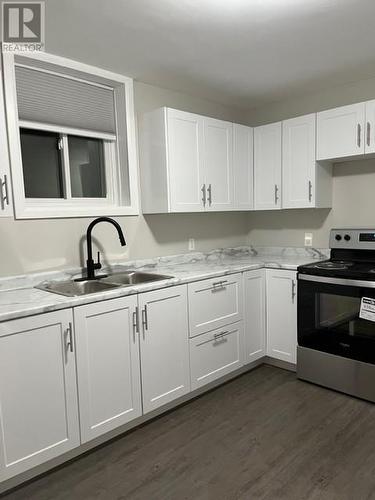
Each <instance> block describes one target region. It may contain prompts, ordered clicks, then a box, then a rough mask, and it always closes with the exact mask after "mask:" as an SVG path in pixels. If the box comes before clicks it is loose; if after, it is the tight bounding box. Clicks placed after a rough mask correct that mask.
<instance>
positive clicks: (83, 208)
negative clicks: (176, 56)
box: [3, 53, 139, 219]
mask: <svg viewBox="0 0 375 500" xmlns="http://www.w3.org/2000/svg"><path fill="white" fill-rule="evenodd" d="M16 55H17V54H16ZM19 55H22V58H25V57H27V58H28V59H30V65H31V66H32V65H33V61H40V62H42V63H47V64H53V65H57V66H59V69H60V70H61V72H62V73H63V74H66V75H68V76H70V73H69V71H70V72H80V73H84V74H85V75H87V80H88V81H92V82H93V83H99V84H102V82H113V85H114V92H115V95H116V90H117V89H120V90H121V91H123V92H124V98H125V99H124V102H125V110H124V111H125V112H124V113H123V115H122V114H121V118H124V120H125V125H126V129H125V130H124V136H125V137H123V138H122V139H120V138H119V137H117V140H115V141H114V140H113V139H114V138H116V136H113V135H112V134H103V133H100V132H93V131H89V130H81V129H74V128H69V127H59V126H54V125H49V124H48V125H47V124H41V123H36V122H30V121H24V120H19V118H18V106H17V93H16V79H15V65H16V61H15V58H14V54H12V53H4V54H3V73H4V94H5V107H6V117H7V128H8V141H9V154H10V164H11V177H12V187H13V201H14V211H15V218H16V219H36V218H38V219H39V218H41V219H44V218H60V217H62V218H64V217H90V216H97V215H109V216H110V215H112V216H115V215H139V187H138V158H137V149H136V127H135V114H134V93H133V80H132V79H131V78H128V77H124V76H122V75H118V74H116V73H112V72H109V71H106V70H102V69H100V68H96V67H93V66H89V65H86V64H83V63H79V62H76V61H73V60H70V59H66V58H62V57H59V56H53V55H51V54H47V53H38V54H26V53H22V54H19ZM42 70H43V69H42ZM116 105H117V101H116V100H115V107H116V116H117V113H119V112H120V113H122V111H121V110H120V111H119V109H118V107H117V106H116ZM20 128H28V129H34V130H41V131H42V130H44V131H47V132H55V133H58V134H62V135H63V136H64V135H65V146H67V137H66V136H67V135H75V136H81V137H87V138H97V139H103V146H104V157H105V170H106V182H107V198H69V199H67V198H26V197H25V190H24V180H23V165H22V156H21V141H20ZM117 132H118V130H117ZM63 140H64V139H63ZM120 140H126V145H127V173H128V185H124V183H123V181H122V179H123V175H122V173H121V166H122V165H123V164H122V161H121V156H120V155H121V151H120V146H119V143H120ZM67 154H68V150H67V147H64V149H63V157H64V155H67ZM65 160H66V158H64V160H63V161H64V163H65ZM68 168H69V166H68ZM64 170H66V169H65V167H64ZM69 189H70V187H69ZM127 192H128V197H129V203H126V193H127Z"/></svg>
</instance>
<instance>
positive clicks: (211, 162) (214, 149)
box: [204, 118, 233, 211]
mask: <svg viewBox="0 0 375 500" xmlns="http://www.w3.org/2000/svg"><path fill="white" fill-rule="evenodd" d="M204 168H205V183H206V189H207V205H206V207H207V210H216V211H219V210H230V209H231V208H233V124H232V123H229V122H224V121H222V120H214V119H213V118H204Z"/></svg>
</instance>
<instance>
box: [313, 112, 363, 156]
mask: <svg viewBox="0 0 375 500" xmlns="http://www.w3.org/2000/svg"><path fill="white" fill-rule="evenodd" d="M364 124H365V103H359V104H352V105H350V106H342V107H340V108H335V109H329V110H327V111H322V112H320V113H318V114H317V160H328V159H332V158H344V157H346V156H353V155H359V154H363V153H364V152H365V141H364Z"/></svg>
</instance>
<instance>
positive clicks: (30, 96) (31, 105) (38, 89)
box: [15, 65, 116, 136]
mask: <svg viewBox="0 0 375 500" xmlns="http://www.w3.org/2000/svg"><path fill="white" fill-rule="evenodd" d="M15 72H16V89H17V103H18V115H19V119H20V120H21V121H27V122H37V123H40V124H48V125H52V126H58V127H64V128H72V129H82V130H88V131H92V132H98V133H99V134H112V135H114V136H115V134H116V110H115V98H114V89H112V88H109V87H106V86H102V85H97V84H95V83H90V82H86V81H82V80H79V79H74V78H71V77H65V76H64V75H59V74H54V73H50V72H46V71H43V70H40V69H37V68H31V67H26V66H20V65H16V67H15Z"/></svg>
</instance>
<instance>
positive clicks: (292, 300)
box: [267, 269, 297, 363]
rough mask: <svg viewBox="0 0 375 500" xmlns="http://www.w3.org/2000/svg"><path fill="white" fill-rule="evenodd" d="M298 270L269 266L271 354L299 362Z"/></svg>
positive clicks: (273, 356)
mask: <svg viewBox="0 0 375 500" xmlns="http://www.w3.org/2000/svg"><path fill="white" fill-rule="evenodd" d="M296 350H297V273H296V272H295V271H283V270H271V269H267V354H268V356H270V357H271V358H276V359H280V360H282V361H287V362H289V363H296Z"/></svg>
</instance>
